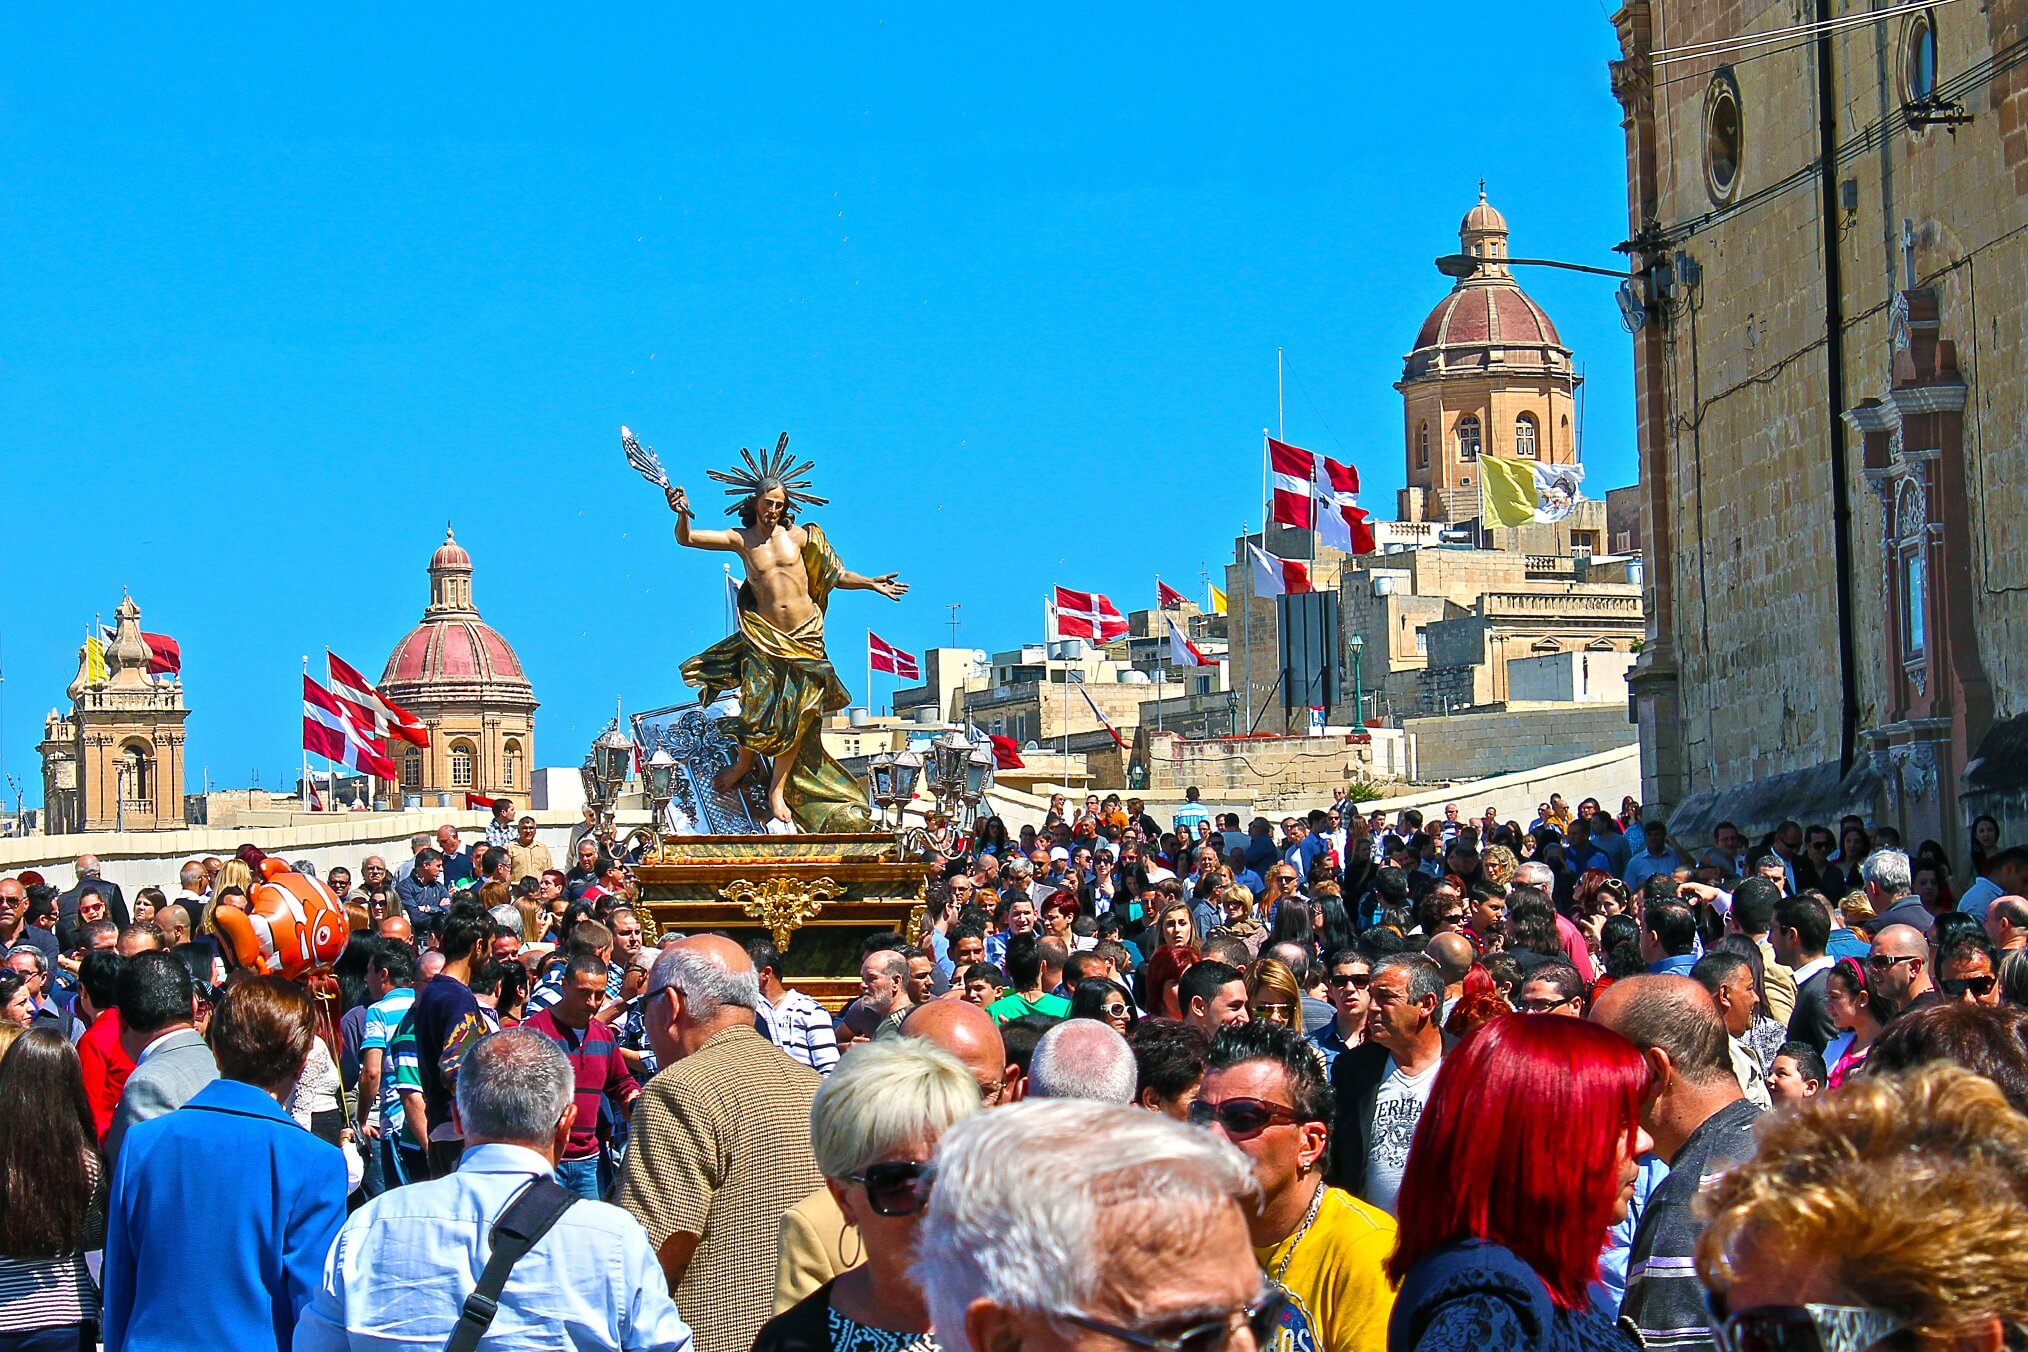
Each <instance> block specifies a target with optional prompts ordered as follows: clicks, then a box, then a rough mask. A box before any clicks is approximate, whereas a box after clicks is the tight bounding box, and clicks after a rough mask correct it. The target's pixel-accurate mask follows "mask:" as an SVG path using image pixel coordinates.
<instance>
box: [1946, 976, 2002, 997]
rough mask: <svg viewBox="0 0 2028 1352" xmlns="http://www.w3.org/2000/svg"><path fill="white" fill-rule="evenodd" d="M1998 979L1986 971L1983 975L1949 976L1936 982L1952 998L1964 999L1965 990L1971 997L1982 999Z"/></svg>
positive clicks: (1987, 994)
mask: <svg viewBox="0 0 2028 1352" xmlns="http://www.w3.org/2000/svg"><path fill="white" fill-rule="evenodd" d="M1998 980H1999V978H1998V977H1996V976H1993V975H1992V974H1991V973H1988V974H1987V975H1985V976H1961V977H1951V978H1949V979H1947V980H1943V981H1939V982H1937V983H1936V984H1937V985H1939V986H1941V987H1942V988H1943V993H1944V994H1945V995H1948V996H1949V997H1950V998H1951V999H1953V1000H1962V999H1964V998H1965V993H1966V992H1967V991H1969V992H1971V994H1972V996H1973V998H1975V999H1979V1000H1983V999H1985V998H1986V997H1987V996H1989V995H1991V994H1992V993H1993V985H1994V983H1995V982H1997V981H1998Z"/></svg>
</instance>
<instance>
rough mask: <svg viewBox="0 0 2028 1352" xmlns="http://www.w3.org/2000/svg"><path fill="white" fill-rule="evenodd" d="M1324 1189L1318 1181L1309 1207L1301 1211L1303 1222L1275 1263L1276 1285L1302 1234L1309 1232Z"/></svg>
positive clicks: (1279, 1282)
mask: <svg viewBox="0 0 2028 1352" xmlns="http://www.w3.org/2000/svg"><path fill="white" fill-rule="evenodd" d="M1324 1189H1325V1184H1324V1183H1322V1182H1321V1181H1320V1182H1319V1183H1318V1184H1317V1190H1316V1192H1314V1193H1312V1194H1311V1195H1310V1209H1309V1210H1308V1211H1305V1212H1304V1213H1303V1223H1302V1224H1301V1225H1299V1226H1297V1227H1296V1233H1295V1237H1294V1238H1293V1239H1291V1240H1290V1241H1289V1250H1288V1252H1287V1253H1285V1254H1283V1255H1282V1261H1281V1262H1280V1263H1278V1264H1276V1265H1275V1275H1274V1283H1275V1285H1276V1286H1281V1285H1282V1277H1283V1275H1284V1274H1285V1273H1287V1272H1288V1270H1289V1263H1290V1261H1291V1260H1293V1259H1294V1258H1295V1256H1296V1250H1297V1249H1298V1248H1300V1247H1301V1246H1302V1243H1303V1236H1304V1235H1307V1234H1309V1233H1310V1227H1311V1226H1312V1225H1314V1224H1315V1223H1316V1220H1317V1213H1318V1212H1319V1211H1321V1210H1322V1209H1323V1207H1324Z"/></svg>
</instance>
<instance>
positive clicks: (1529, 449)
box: [1514, 413, 1535, 460]
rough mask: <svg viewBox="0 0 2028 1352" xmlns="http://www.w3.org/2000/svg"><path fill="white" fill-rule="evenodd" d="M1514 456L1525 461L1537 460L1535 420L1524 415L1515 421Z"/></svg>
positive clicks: (1528, 415) (1529, 415) (1530, 415)
mask: <svg viewBox="0 0 2028 1352" xmlns="http://www.w3.org/2000/svg"><path fill="white" fill-rule="evenodd" d="M1514 454H1516V455H1518V456H1520V457H1521V458H1522V459H1523V460H1533V459H1535V418H1534V416H1533V415H1532V414H1527V413H1524V414H1522V415H1521V416H1520V417H1518V418H1516V419H1515V420H1514Z"/></svg>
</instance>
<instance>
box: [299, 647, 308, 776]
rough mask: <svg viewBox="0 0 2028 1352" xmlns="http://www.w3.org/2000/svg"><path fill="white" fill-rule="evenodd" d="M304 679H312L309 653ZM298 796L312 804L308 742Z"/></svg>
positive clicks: (304, 751) (305, 664)
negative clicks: (301, 785)
mask: <svg viewBox="0 0 2028 1352" xmlns="http://www.w3.org/2000/svg"><path fill="white" fill-rule="evenodd" d="M303 679H304V680H306V681H307V680H309V679H310V655H309V654H308V653H304V654H303ZM297 796H298V797H300V798H301V799H302V800H303V807H304V808H305V809H308V808H309V806H310V748H309V745H308V744H307V743H305V745H304V747H303V787H302V790H301V792H300V793H299V794H298V795H297Z"/></svg>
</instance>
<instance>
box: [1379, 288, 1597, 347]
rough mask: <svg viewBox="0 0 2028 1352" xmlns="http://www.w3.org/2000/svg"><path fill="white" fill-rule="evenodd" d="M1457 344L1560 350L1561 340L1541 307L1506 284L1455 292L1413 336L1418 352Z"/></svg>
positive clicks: (1518, 290) (1431, 314) (1440, 303)
mask: <svg viewBox="0 0 2028 1352" xmlns="http://www.w3.org/2000/svg"><path fill="white" fill-rule="evenodd" d="M1460 343H1492V344H1514V343H1519V344H1523V345H1528V346H1537V345H1541V344H1547V345H1549V346H1550V347H1562V346H1563V339H1562V338H1561V337H1559V336H1558V335H1557V332H1556V325H1554V324H1553V323H1551V322H1550V320H1549V316H1548V315H1547V314H1546V313H1544V311H1543V309H1542V307H1541V306H1540V305H1537V304H1536V303H1535V301H1534V300H1533V298H1531V297H1530V296H1529V295H1528V293H1527V292H1525V291H1523V290H1522V289H1521V288H1520V287H1518V286H1515V285H1514V284H1513V283H1511V282H1510V283H1508V284H1507V285H1505V286H1474V287H1460V288H1458V289H1457V290H1456V291H1453V292H1451V294H1450V295H1448V296H1445V297H1444V298H1443V299H1442V300H1440V301H1438V302H1437V307H1436V309H1434V310H1431V311H1430V312H1429V318H1428V319H1425V320H1423V321H1422V328H1421V329H1420V330H1418V331H1417V332H1416V335H1415V345H1416V347H1417V348H1418V349H1420V348H1425V347H1446V346H1453V345H1456V344H1460Z"/></svg>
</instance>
